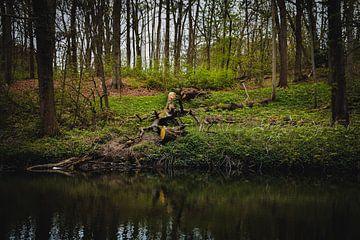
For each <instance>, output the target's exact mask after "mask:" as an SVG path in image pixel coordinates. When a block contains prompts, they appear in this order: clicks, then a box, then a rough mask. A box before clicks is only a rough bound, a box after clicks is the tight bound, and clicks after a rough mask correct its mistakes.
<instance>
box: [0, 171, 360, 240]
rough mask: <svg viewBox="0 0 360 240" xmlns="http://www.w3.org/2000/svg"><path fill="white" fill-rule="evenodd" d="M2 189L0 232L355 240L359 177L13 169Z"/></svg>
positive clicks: (0, 235)
mask: <svg viewBox="0 0 360 240" xmlns="http://www.w3.org/2000/svg"><path fill="white" fill-rule="evenodd" d="M0 193H1V199H0V204H1V205H0V206H1V208H0V239H360V228H359V227H358V224H359V223H360V194H359V193H360V190H359V188H358V185H356V184H353V185H350V184H341V185H340V184H333V183H331V182H323V181H321V180H308V181H304V180H302V181H294V180H292V179H289V178H285V179H280V180H279V179H278V180H273V179H271V178H258V179H252V180H250V181H249V180H245V179H228V180H224V179H223V178H220V177H216V176H213V175H207V174H196V175H191V174H186V175H185V174H179V175H178V176H173V177H160V176H155V175H151V174H138V175H135V176H129V175H111V176H98V177H64V176H57V175H34V176H13V175H10V176H2V177H0Z"/></svg>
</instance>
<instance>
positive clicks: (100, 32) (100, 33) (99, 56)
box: [95, 0, 109, 108]
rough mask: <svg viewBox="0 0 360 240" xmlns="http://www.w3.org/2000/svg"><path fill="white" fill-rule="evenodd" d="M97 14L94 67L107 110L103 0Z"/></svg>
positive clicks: (99, 4)
mask: <svg viewBox="0 0 360 240" xmlns="http://www.w3.org/2000/svg"><path fill="white" fill-rule="evenodd" d="M96 8H97V10H96V11H97V13H96V16H95V19H96V29H97V34H96V35H95V41H96V65H97V69H98V71H99V72H98V73H99V75H98V76H99V77H100V80H101V87H102V92H103V95H102V98H103V99H104V101H105V107H106V108H109V100H108V92H107V86H106V79H105V71H104V63H103V39H104V27H103V26H104V22H103V16H104V0H100V1H99V2H98V4H97V6H96Z"/></svg>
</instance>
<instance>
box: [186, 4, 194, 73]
mask: <svg viewBox="0 0 360 240" xmlns="http://www.w3.org/2000/svg"><path fill="white" fill-rule="evenodd" d="M188 17H189V44H188V49H187V65H188V72H191V71H192V68H193V51H194V40H193V38H194V35H193V33H194V24H193V16H192V5H191V6H189V13H188Z"/></svg>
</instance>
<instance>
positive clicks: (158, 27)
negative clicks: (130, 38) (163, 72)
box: [154, 0, 163, 70]
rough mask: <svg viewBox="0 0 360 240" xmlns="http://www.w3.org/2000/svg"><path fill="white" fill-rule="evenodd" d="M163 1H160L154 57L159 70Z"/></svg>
mask: <svg viewBox="0 0 360 240" xmlns="http://www.w3.org/2000/svg"><path fill="white" fill-rule="evenodd" d="M162 3H163V0H160V1H159V11H158V20H157V21H158V25H157V31H156V46H155V47H156V50H155V59H154V66H155V69H156V70H159V65H160V39H161V22H162V20H161V10H162Z"/></svg>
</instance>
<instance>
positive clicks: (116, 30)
mask: <svg viewBox="0 0 360 240" xmlns="http://www.w3.org/2000/svg"><path fill="white" fill-rule="evenodd" d="M120 13H121V0H114V7H113V34H114V37H113V71H114V76H113V80H112V87H113V88H115V89H120V88H121V87H122V86H123V84H122V82H121V79H120V67H121V66H120V65H121V56H120Z"/></svg>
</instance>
